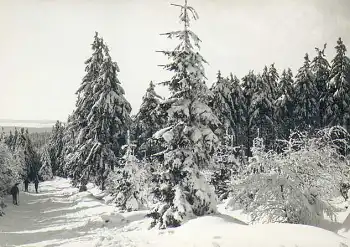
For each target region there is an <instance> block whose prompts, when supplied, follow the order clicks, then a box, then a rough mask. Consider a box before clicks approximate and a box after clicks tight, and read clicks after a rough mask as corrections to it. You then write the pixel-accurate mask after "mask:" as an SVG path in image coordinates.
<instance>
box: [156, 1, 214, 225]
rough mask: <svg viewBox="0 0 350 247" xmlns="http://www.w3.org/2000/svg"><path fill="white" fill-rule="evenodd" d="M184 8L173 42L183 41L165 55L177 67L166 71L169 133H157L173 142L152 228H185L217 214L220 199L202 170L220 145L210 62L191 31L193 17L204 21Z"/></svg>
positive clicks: (169, 65)
mask: <svg viewBox="0 0 350 247" xmlns="http://www.w3.org/2000/svg"><path fill="white" fill-rule="evenodd" d="M173 5H174V6H177V7H180V9H181V15H180V20H181V22H183V24H184V29H183V30H180V31H175V32H169V33H166V34H165V35H167V36H168V38H178V39H179V40H180V44H179V45H178V46H177V47H176V48H175V49H174V50H173V51H162V52H163V53H164V54H165V55H166V56H167V57H168V58H169V59H170V60H171V62H170V63H169V64H168V65H165V66H164V68H165V69H166V70H169V71H171V72H173V73H174V76H173V77H172V78H171V80H169V81H167V82H164V85H166V86H168V87H169V90H170V92H171V102H172V103H171V107H170V109H169V110H168V124H167V125H168V126H167V128H165V129H163V130H161V131H159V132H157V133H156V134H155V136H157V135H158V136H162V137H163V138H164V139H165V140H166V142H167V143H168V147H167V148H168V149H167V150H166V152H165V153H164V162H163V165H162V172H161V176H160V178H161V179H160V181H159V185H158V187H157V188H156V189H155V193H156V194H157V195H158V196H159V200H160V202H159V203H158V205H157V206H156V207H155V208H153V210H152V211H151V213H150V216H152V218H153V219H154V221H153V223H152V226H158V227H160V228H166V227H176V226H179V225H180V224H181V223H182V222H183V221H185V220H186V219H189V218H192V217H195V216H201V215H204V214H208V213H212V212H215V211H216V196H215V193H214V190H213V188H212V187H210V186H209V185H208V184H207V182H206V181H205V178H204V176H203V175H202V174H201V172H200V170H201V169H203V168H205V167H207V166H208V165H209V162H210V160H211V156H212V154H213V153H214V152H215V148H216V146H217V144H218V142H219V140H218V138H217V136H216V135H215V133H214V132H213V129H215V128H216V127H217V126H218V125H219V120H218V119H217V117H216V116H215V115H214V114H213V113H212V111H211V109H210V108H209V106H208V105H207V102H208V95H210V91H209V89H208V88H207V86H206V85H205V74H204V67H203V64H204V63H205V60H204V58H203V57H202V56H201V55H200V54H199V53H198V52H197V51H195V48H194V46H193V44H194V45H195V46H196V47H198V48H199V42H200V41H201V40H200V39H199V38H198V36H197V35H196V34H195V33H193V32H192V31H191V30H189V26H190V17H191V16H192V17H193V18H194V19H198V14H197V13H196V11H195V10H194V8H193V7H190V6H188V5H187V0H185V4H184V5H177V4H173Z"/></svg>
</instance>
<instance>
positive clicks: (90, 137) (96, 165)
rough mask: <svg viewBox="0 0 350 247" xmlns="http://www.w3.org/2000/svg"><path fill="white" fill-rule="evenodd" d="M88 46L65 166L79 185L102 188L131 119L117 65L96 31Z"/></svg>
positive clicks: (114, 162) (114, 163) (113, 164)
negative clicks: (68, 157) (91, 184)
mask: <svg viewBox="0 0 350 247" xmlns="http://www.w3.org/2000/svg"><path fill="white" fill-rule="evenodd" d="M92 49H93V51H94V52H93V55H92V57H91V58H89V59H88V60H87V61H86V64H87V66H86V71H87V74H86V75H85V77H84V79H83V82H82V84H81V86H80V88H79V89H78V91H77V94H78V101H77V104H76V109H75V111H74V115H75V116H74V117H73V119H74V123H73V124H72V126H73V129H74V132H75V133H74V135H75V138H76V139H75V143H74V148H73V149H74V151H73V152H74V153H73V155H72V156H71V159H70V160H69V166H70V169H71V171H72V175H73V182H74V183H76V184H77V183H80V184H81V186H82V187H81V188H83V187H84V186H85V185H86V183H87V182H88V181H91V182H94V183H95V184H96V185H98V186H100V188H101V189H102V190H104V189H105V180H106V178H107V176H108V173H109V171H110V170H113V169H114V167H115V166H116V165H117V157H118V156H119V155H120V153H119V152H120V147H121V145H120V143H119V142H118V138H120V137H121V136H123V135H125V131H126V129H127V127H128V126H129V125H130V123H131V119H130V115H129V114H130V112H131V106H130V104H129V102H127V101H126V99H125V98H124V94H125V92H124V89H123V88H122V87H121V85H120V81H119V80H118V78H117V72H119V68H118V65H117V63H115V62H113V61H112V58H111V56H110V55H109V49H108V47H107V45H106V44H104V42H103V39H102V38H100V37H98V34H97V33H96V35H95V38H94V43H93V44H92Z"/></svg>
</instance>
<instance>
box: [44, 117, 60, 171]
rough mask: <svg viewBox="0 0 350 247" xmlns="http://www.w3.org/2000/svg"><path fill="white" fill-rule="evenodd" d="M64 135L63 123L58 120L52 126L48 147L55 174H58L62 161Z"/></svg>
mask: <svg viewBox="0 0 350 247" xmlns="http://www.w3.org/2000/svg"><path fill="white" fill-rule="evenodd" d="M63 135H64V126H63V123H61V122H60V121H57V122H56V124H55V125H54V126H53V127H52V133H51V137H50V141H49V146H48V147H47V149H48V150H47V151H48V153H49V156H50V164H51V167H52V173H53V174H55V175H58V171H59V166H60V164H61V163H62V158H63V155H62V150H63ZM44 151H46V150H44Z"/></svg>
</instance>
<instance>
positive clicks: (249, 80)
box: [243, 72, 276, 156]
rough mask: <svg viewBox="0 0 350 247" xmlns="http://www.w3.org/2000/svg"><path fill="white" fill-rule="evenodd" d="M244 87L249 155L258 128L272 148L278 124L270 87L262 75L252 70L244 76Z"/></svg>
mask: <svg viewBox="0 0 350 247" xmlns="http://www.w3.org/2000/svg"><path fill="white" fill-rule="evenodd" d="M243 88H244V96H245V100H246V119H247V121H246V122H247V123H246V133H247V134H246V136H247V139H248V140H247V148H248V156H249V152H250V151H249V148H250V147H251V145H252V139H253V137H254V136H256V134H257V132H258V129H259V131H260V134H261V136H262V137H263V138H265V139H266V141H267V147H268V148H270V147H271V146H272V144H273V142H274V141H275V140H274V133H275V127H276V126H275V125H274V119H273V112H274V105H273V99H272V98H271V97H270V96H269V94H270V89H269V87H268V85H267V84H266V83H264V81H263V79H262V77H261V76H260V75H255V74H254V73H253V72H250V73H249V74H248V75H247V76H245V77H244V78H243Z"/></svg>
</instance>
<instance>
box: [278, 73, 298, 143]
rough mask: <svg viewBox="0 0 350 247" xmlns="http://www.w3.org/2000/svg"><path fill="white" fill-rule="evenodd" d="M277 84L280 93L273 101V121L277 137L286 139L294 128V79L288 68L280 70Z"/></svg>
mask: <svg viewBox="0 0 350 247" xmlns="http://www.w3.org/2000/svg"><path fill="white" fill-rule="evenodd" d="M279 85H280V87H279V92H280V94H281V95H280V97H279V98H278V99H277V100H276V101H275V121H276V123H277V126H278V127H277V128H278V130H277V136H278V138H279V139H286V138H288V137H289V135H290V133H291V130H292V129H293V128H294V118H293V112H294V87H293V85H294V80H293V74H292V70H291V69H290V68H289V69H288V70H284V71H283V72H282V76H281V80H280V83H279Z"/></svg>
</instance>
